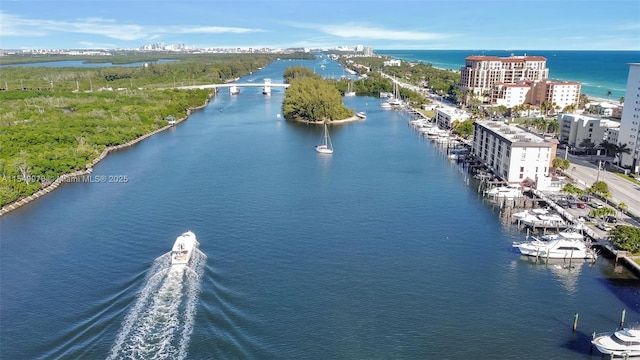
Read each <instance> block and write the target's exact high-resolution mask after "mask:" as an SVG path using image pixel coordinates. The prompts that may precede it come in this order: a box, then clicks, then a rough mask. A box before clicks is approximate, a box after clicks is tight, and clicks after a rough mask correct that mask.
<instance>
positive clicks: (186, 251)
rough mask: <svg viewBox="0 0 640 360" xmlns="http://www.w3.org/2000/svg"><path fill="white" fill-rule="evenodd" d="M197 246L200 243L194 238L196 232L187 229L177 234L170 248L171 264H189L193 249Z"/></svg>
mask: <svg viewBox="0 0 640 360" xmlns="http://www.w3.org/2000/svg"><path fill="white" fill-rule="evenodd" d="M199 246H200V243H199V242H198V240H197V239H196V234H194V233H193V232H191V231H187V232H185V233H184V234H182V235H180V236H178V238H177V239H176V242H175V243H174V244H173V248H172V249H171V266H184V265H187V264H189V260H191V255H193V252H194V250H195V249H196V248H197V247H199Z"/></svg>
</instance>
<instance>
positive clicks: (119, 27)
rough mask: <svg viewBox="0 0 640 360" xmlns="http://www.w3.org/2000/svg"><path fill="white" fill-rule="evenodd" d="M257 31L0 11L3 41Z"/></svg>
mask: <svg viewBox="0 0 640 360" xmlns="http://www.w3.org/2000/svg"><path fill="white" fill-rule="evenodd" d="M261 31H264V30H261V29H251V28H238V27H220V26H141V25H136V24H121V23H118V22H117V21H115V20H113V19H103V18H97V17H90V18H82V19H76V20H75V21H55V20H42V19H30V18H25V17H21V16H16V15H12V14H8V13H6V12H2V11H0V33H1V34H2V36H3V37H7V36H15V37H41V36H47V35H51V33H52V32H68V33H78V34H90V35H100V36H104V37H108V38H112V39H117V40H124V41H131V40H142V39H146V40H149V39H154V38H157V37H158V36H159V35H161V34H172V33H179V34H223V33H232V34H245V33H252V32H261Z"/></svg>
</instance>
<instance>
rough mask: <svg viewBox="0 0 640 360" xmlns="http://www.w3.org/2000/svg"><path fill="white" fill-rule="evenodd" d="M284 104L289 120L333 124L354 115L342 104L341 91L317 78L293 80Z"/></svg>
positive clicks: (283, 108) (284, 112) (283, 111)
mask: <svg viewBox="0 0 640 360" xmlns="http://www.w3.org/2000/svg"><path fill="white" fill-rule="evenodd" d="M290 84H291V86H289V88H287V90H286V92H285V96H284V100H283V102H282V114H283V116H284V118H285V119H287V120H296V121H312V122H331V121H333V120H343V119H346V118H349V117H351V116H353V115H354V112H353V110H351V109H349V108H347V107H346V106H344V104H342V96H341V94H340V91H338V89H336V87H335V86H334V85H333V84H331V83H330V82H329V81H327V80H323V79H319V78H316V77H302V78H291V79H290Z"/></svg>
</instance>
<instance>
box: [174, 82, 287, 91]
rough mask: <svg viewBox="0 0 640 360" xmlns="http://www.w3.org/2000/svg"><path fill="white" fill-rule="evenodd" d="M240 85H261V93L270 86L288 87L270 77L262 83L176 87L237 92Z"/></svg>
mask: <svg viewBox="0 0 640 360" xmlns="http://www.w3.org/2000/svg"><path fill="white" fill-rule="evenodd" d="M241 87H261V88H262V93H263V94H270V93H271V88H273V87H281V88H288V87H289V84H276V83H272V82H271V79H264V83H226V84H203V85H186V86H177V87H175V88H176V89H183V90H188V89H220V88H228V89H229V91H230V92H231V93H232V94H237V93H239V92H240V90H239V88H241Z"/></svg>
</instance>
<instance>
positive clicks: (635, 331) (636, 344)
mask: <svg viewBox="0 0 640 360" xmlns="http://www.w3.org/2000/svg"><path fill="white" fill-rule="evenodd" d="M591 343H592V344H593V345H595V347H596V348H598V351H600V352H601V353H603V354H606V355H612V356H620V357H623V358H625V359H626V358H628V357H633V356H640V324H635V325H633V326H630V327H626V328H623V329H620V330H616V331H613V332H607V333H601V334H596V335H595V337H594V339H593V340H591Z"/></svg>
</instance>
